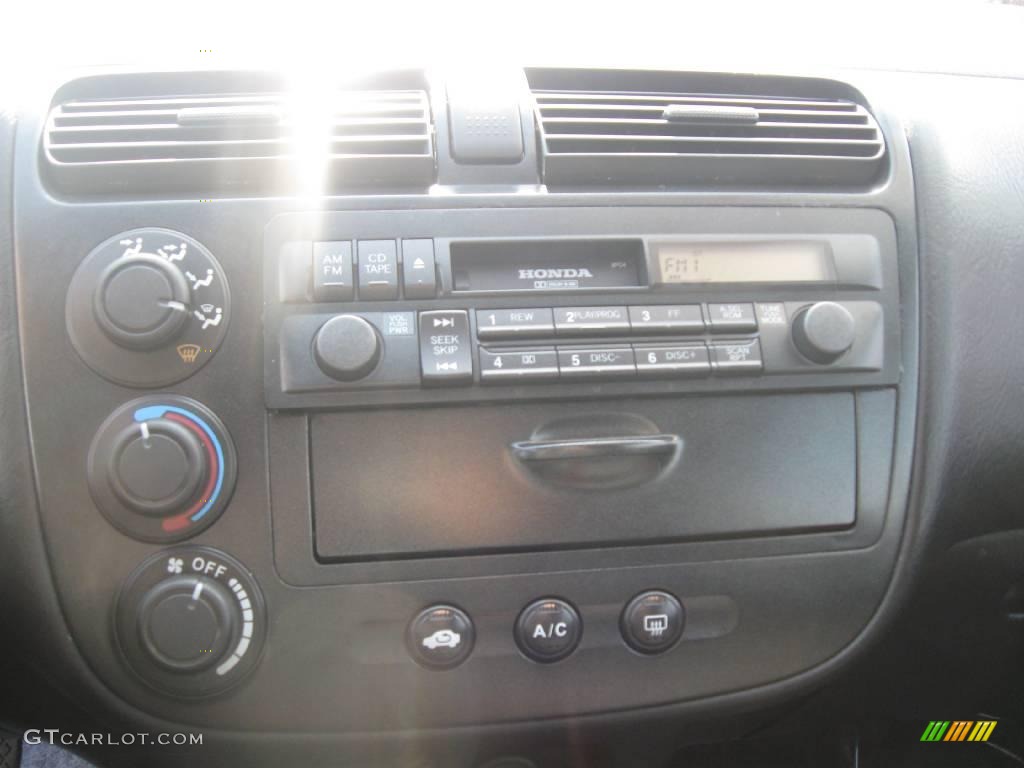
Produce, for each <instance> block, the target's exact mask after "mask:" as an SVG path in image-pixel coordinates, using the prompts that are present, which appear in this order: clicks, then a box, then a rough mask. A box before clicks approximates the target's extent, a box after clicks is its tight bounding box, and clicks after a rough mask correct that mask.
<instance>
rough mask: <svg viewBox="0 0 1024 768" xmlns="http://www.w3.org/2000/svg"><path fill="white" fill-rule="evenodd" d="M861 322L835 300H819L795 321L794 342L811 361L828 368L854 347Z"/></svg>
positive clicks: (804, 310) (803, 310) (798, 315)
mask: <svg viewBox="0 0 1024 768" xmlns="http://www.w3.org/2000/svg"><path fill="white" fill-rule="evenodd" d="M856 334H857V323H856V321H855V320H854V318H853V315H852V314H850V310H848V309H847V308H846V307H844V306H843V305H842V304H837V303H836V302H834V301H819V302H818V303H816V304H812V305H811V306H809V307H807V308H805V309H802V310H800V312H799V313H798V314H797V316H796V317H795V318H793V343H794V344H795V345H796V348H797V349H798V350H799V351H800V354H802V355H803V356H804V357H806V358H807V359H808V360H810V361H812V362H815V363H820V364H822V365H828V364H829V363H833V362H835V361H836V360H838V359H839V358H840V357H842V356H843V355H844V354H846V352H847V351H848V350H849V349H850V347H852V346H853V342H854V340H855V339H856Z"/></svg>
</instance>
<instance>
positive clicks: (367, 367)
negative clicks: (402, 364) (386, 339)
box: [313, 315, 381, 381]
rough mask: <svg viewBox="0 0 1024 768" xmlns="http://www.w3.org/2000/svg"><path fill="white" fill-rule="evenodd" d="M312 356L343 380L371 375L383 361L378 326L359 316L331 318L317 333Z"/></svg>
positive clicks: (322, 368)
mask: <svg viewBox="0 0 1024 768" xmlns="http://www.w3.org/2000/svg"><path fill="white" fill-rule="evenodd" d="M313 355H314V357H315V358H316V362H317V365H319V366H320V370H322V371H323V372H324V373H326V374H327V375H328V376H330V377H331V378H334V379H339V380H341V381H356V380H357V379H361V378H363V377H365V376H368V375H369V374H370V373H371V372H372V371H373V369H374V368H376V367H377V363H378V362H379V361H380V355H381V341H380V336H378V334H377V329H376V328H374V327H373V326H372V325H371V324H370V323H369V322H367V321H366V320H364V319H363V318H361V317H359V316H358V315H338V316H336V317H332V318H331V319H330V320H328V321H327V322H326V323H324V324H323V325H322V326H320V330H319V331H317V333H316V338H315V339H314V340H313Z"/></svg>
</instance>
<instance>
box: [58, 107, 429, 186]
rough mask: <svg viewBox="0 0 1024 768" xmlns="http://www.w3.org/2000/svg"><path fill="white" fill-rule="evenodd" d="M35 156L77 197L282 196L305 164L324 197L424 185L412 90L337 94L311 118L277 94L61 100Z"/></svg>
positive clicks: (422, 140) (425, 169) (422, 145)
mask: <svg viewBox="0 0 1024 768" xmlns="http://www.w3.org/2000/svg"><path fill="white" fill-rule="evenodd" d="M307 112H315V113H316V119H317V124H316V125H313V126H310V125H307V124H305V123H304V121H306V122H308V120H309V115H308V114H307ZM324 123H328V124H329V128H327V127H326V126H325V125H324ZM310 137H312V139H313V143H312V144H310V143H309V141H310ZM44 155H45V161H46V165H47V166H48V171H49V177H50V178H51V179H52V180H53V181H54V182H55V184H56V185H57V187H58V188H59V189H61V190H63V191H66V192H73V193H84V194H88V193H93V192H96V193H104V192H107V193H109V192H122V193H153V194H158V193H192V194H196V195H197V196H204V195H211V196H212V195H217V194H261V193H264V194H266V193H274V194H288V193H290V192H294V191H297V189H296V187H297V185H298V184H300V183H301V181H300V180H299V176H300V174H301V172H302V166H303V164H306V165H308V164H309V163H315V164H316V171H317V175H318V178H319V179H320V183H321V184H322V190H320V191H323V192H326V193H330V192H339V191H346V190H348V189H357V190H366V189H374V190H378V189H379V190H381V191H410V190H423V189H426V188H427V187H428V186H430V184H432V183H433V181H434V146H433V124H432V122H431V117H430V106H429V102H428V100H427V95H426V93H425V92H424V91H422V90H384V91H378V90H365V91H362V90H360V91H345V92H339V93H335V94H333V95H325V97H324V103H323V104H317V105H316V108H315V109H312V110H303V109H302V108H300V106H298V105H294V104H293V99H292V97H290V96H289V95H288V94H286V93H258V94H250V93H233V94H210V95H202V96H197V95H188V96H166V97H161V98H148V97H132V98H124V99H73V100H68V101H64V102H62V103H60V104H58V105H56V106H55V107H54V108H53V109H52V110H51V112H50V115H49V120H48V123H47V127H46V134H45V141H44ZM307 170H308V169H307ZM321 171H322V172H321Z"/></svg>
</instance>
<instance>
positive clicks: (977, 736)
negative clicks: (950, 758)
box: [921, 720, 997, 741]
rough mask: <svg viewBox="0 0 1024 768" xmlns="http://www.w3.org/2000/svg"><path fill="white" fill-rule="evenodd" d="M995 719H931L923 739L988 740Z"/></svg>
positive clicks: (994, 724)
mask: <svg viewBox="0 0 1024 768" xmlns="http://www.w3.org/2000/svg"><path fill="white" fill-rule="evenodd" d="M996 722H997V721H995V720H978V721H974V720H953V721H949V720H929V721H928V725H927V726H925V729H924V733H922V734H921V741H988V739H989V737H990V736H991V735H992V731H994V730H995V729H996Z"/></svg>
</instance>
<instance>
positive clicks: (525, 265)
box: [451, 239, 646, 292]
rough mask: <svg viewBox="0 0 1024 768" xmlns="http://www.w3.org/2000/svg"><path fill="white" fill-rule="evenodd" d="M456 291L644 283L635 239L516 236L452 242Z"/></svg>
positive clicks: (639, 247)
mask: <svg viewBox="0 0 1024 768" xmlns="http://www.w3.org/2000/svg"><path fill="white" fill-rule="evenodd" d="M451 254H452V273H453V283H454V287H455V290H457V291H556V292H565V291H569V292H571V291H577V290H580V289H586V288H631V287H637V286H642V285H645V284H646V280H645V274H644V272H645V270H644V246H643V242H642V241H641V240H640V239H636V240H517V241H491V242H456V243H452V245H451Z"/></svg>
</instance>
